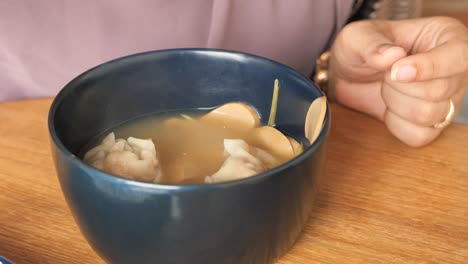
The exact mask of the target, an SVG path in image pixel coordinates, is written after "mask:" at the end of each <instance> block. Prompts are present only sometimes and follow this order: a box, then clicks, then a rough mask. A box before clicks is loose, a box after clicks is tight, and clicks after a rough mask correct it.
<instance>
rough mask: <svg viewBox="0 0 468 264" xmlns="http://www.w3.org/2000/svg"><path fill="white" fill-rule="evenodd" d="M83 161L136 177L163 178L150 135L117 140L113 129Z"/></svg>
mask: <svg viewBox="0 0 468 264" xmlns="http://www.w3.org/2000/svg"><path fill="white" fill-rule="evenodd" d="M84 161H85V162H86V163H87V164H89V165H91V166H93V167H95V168H97V169H100V170H103V171H106V172H109V173H112V174H116V175H120V176H123V177H126V178H130V179H134V180H140V181H152V182H158V181H159V179H160V178H161V168H160V166H159V161H158V159H157V157H156V148H155V146H154V143H153V141H152V140H151V139H138V138H134V137H129V138H128V139H127V140H125V139H117V140H116V139H115V135H114V133H110V134H109V135H107V136H106V137H105V138H104V139H103V140H102V142H101V144H100V145H98V146H96V147H94V148H92V149H91V150H89V151H88V152H87V153H86V154H85V156H84Z"/></svg>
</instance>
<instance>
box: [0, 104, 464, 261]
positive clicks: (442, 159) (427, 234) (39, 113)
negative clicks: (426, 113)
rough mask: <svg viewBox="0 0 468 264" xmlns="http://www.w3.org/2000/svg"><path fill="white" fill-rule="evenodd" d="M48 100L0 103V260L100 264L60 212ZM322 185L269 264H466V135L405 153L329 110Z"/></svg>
mask: <svg viewBox="0 0 468 264" xmlns="http://www.w3.org/2000/svg"><path fill="white" fill-rule="evenodd" d="M50 103H51V100H50V99H41V100H31V101H18V102H11V103H4V104H0V256H1V255H3V256H5V257H7V258H9V259H11V260H13V261H15V262H16V263H102V260H100V259H99V257H98V256H97V255H96V254H95V253H94V252H93V250H92V249H91V248H90V246H89V245H88V244H87V243H86V241H85V240H84V238H83V237H82V235H81V233H80V231H79V230H78V228H77V226H76V224H75V222H74V221H73V219H72V217H71V214H70V211H69V209H68V208H67V206H66V204H65V200H64V198H63V195H62V193H61V190H60V187H59V183H58V180H57V177H56V174H55V170H54V167H53V164H52V159H51V156H50V147H49V139H48V131H47V126H46V118H47V112H48V110H49V106H50ZM332 117H333V119H332V120H333V121H332V130H331V135H330V141H329V142H330V144H329V148H328V166H327V169H326V174H327V175H326V176H327V177H326V178H327V179H326V180H325V182H324V183H323V188H322V191H321V193H320V195H319V198H318V201H317V203H316V206H315V209H314V210H313V213H312V215H311V218H310V220H309V223H308V224H307V226H306V228H305V230H304V232H303V234H302V235H301V237H300V239H299V240H298V242H297V243H296V245H295V246H294V247H293V248H292V249H291V250H290V252H289V253H288V254H286V255H285V256H284V257H283V258H281V259H280V260H279V263H281V264H286V263H468V158H467V156H468V126H462V125H455V124H454V125H452V126H451V127H449V128H448V129H447V130H446V131H445V132H444V134H443V135H442V136H441V137H440V138H439V140H437V141H436V142H435V143H433V144H432V145H430V146H428V147H425V148H420V149H413V148H409V147H406V146H405V145H403V144H401V143H400V142H398V141H397V140H396V139H395V138H393V137H392V136H391V135H390V134H389V133H388V132H387V131H386V129H385V127H384V126H383V125H382V124H381V123H380V122H378V121H375V120H373V119H371V118H368V117H366V116H364V115H362V114H359V113H355V112H352V111H349V110H347V109H344V108H342V107H339V106H337V105H333V106H332Z"/></svg>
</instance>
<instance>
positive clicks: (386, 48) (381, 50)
mask: <svg viewBox="0 0 468 264" xmlns="http://www.w3.org/2000/svg"><path fill="white" fill-rule="evenodd" d="M397 48H398V47H396V46H393V45H390V44H384V45H382V46H380V48H379V49H378V50H377V52H379V53H380V54H382V55H383V54H385V53H386V52H388V51H390V50H391V49H397Z"/></svg>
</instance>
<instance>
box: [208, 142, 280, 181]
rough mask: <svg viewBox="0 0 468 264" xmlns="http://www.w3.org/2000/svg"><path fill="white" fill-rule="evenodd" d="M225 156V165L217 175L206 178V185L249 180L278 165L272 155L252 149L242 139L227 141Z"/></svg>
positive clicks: (225, 143)
mask: <svg viewBox="0 0 468 264" xmlns="http://www.w3.org/2000/svg"><path fill="white" fill-rule="evenodd" d="M224 156H225V157H226V159H225V161H224V163H223V165H221V168H220V169H219V170H218V171H217V172H216V173H214V174H213V175H211V176H207V177H205V182H206V183H216V182H224V181H230V180H236V179H243V178H247V177H250V176H253V175H255V174H259V173H261V172H264V171H265V170H267V169H268V168H269V167H270V166H273V165H274V164H275V163H277V161H276V159H275V158H274V157H273V156H272V155H271V154H270V153H268V152H266V151H264V150H262V149H259V148H255V147H251V146H249V145H248V144H247V142H245V141H244V140H242V139H225V140H224Z"/></svg>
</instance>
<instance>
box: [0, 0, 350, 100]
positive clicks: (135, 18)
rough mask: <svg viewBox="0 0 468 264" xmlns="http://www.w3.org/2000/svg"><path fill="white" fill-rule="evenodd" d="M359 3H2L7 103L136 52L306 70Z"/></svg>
mask: <svg viewBox="0 0 468 264" xmlns="http://www.w3.org/2000/svg"><path fill="white" fill-rule="evenodd" d="M352 3H353V1H352V0H313V1H312V0H287V1H286V0H283V1H281V0H255V1H252V0H235V1H234V0H232V1H230V0H198V1H186V0H171V1H167V0H140V1H128V0H80V1H76V0H47V1H31V0H4V1H0V101H4V100H15V99H21V98H31V97H45V96H54V95H55V94H56V93H57V92H58V91H59V90H60V89H61V88H62V87H63V86H64V85H65V84H66V83H67V82H69V81H70V80H71V79H73V78H74V77H75V76H77V75H78V74H80V73H81V72H83V71H85V70H87V69H89V68H91V67H93V66H96V65H97V64H100V63H103V62H106V61H109V60H111V59H114V58H117V57H121V56H124V55H129V54H133V53H138V52H143V51H149V50H157V49H167V48H180V47H207V48H222V49H229V50H237V51H243V52H248V53H253V54H257V55H260V56H264V57H268V58H271V59H274V60H277V61H279V62H282V63H285V64H287V65H289V66H291V67H293V68H294V69H296V70H298V71H299V72H301V73H303V74H304V75H309V74H311V72H312V70H313V66H314V61H315V59H316V58H317V56H318V55H319V54H320V52H322V51H323V49H324V48H325V47H326V45H327V44H328V43H329V41H330V40H331V39H333V36H334V34H335V33H336V32H337V31H338V30H339V29H340V28H341V27H342V26H343V24H344V23H345V22H346V20H347V18H348V17H349V13H350V10H351V6H352Z"/></svg>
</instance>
